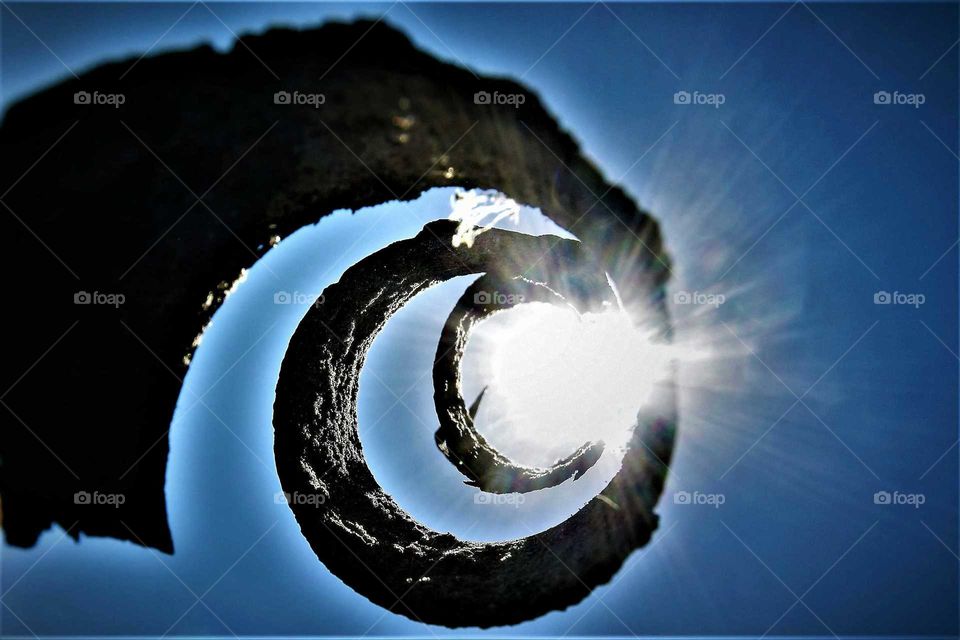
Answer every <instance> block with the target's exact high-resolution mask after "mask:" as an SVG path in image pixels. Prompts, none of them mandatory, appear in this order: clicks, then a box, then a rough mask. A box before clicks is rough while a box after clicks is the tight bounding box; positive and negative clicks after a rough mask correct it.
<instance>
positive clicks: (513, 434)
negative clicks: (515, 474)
mask: <svg viewBox="0 0 960 640" xmlns="http://www.w3.org/2000/svg"><path fill="white" fill-rule="evenodd" d="M670 355H671V354H670V352H669V347H667V346H665V345H660V344H656V343H654V342H651V340H650V339H649V336H647V335H644V334H643V333H642V332H640V331H638V330H637V329H636V328H635V327H634V325H633V324H632V322H631V320H630V318H629V317H628V316H627V315H626V314H625V313H623V312H620V311H608V312H604V313H595V314H585V315H578V314H577V313H576V312H575V311H573V310H572V309H564V308H561V307H558V306H555V305H551V304H545V303H530V304H526V305H521V306H518V307H515V308H513V309H510V310H508V311H505V312H502V313H499V314H497V315H495V316H493V317H491V318H490V319H488V320H486V321H484V322H482V323H481V324H480V325H479V326H478V327H477V328H476V329H475V330H474V332H473V334H472V337H471V339H470V343H469V344H468V346H467V350H466V354H465V356H464V361H463V380H464V400H465V401H466V402H467V403H468V404H470V403H472V401H473V399H474V398H475V397H476V395H477V394H478V393H479V392H480V390H481V389H483V387H484V386H487V391H486V394H485V395H484V398H483V402H482V403H481V406H480V411H479V412H478V414H477V420H476V425H477V430H478V431H479V432H480V433H482V434H483V435H484V436H485V437H486V438H487V439H488V440H489V441H490V443H491V444H492V445H493V446H494V447H496V448H498V449H499V450H500V451H501V452H503V453H504V454H506V455H507V456H509V457H510V458H511V459H513V460H514V461H515V462H518V463H520V464H526V465H536V466H547V465H550V464H553V463H554V462H556V461H557V459H558V458H561V457H563V456H566V455H568V454H570V453H572V452H573V451H574V450H575V449H576V448H577V447H579V446H580V445H581V444H583V443H584V442H587V441H595V440H603V441H604V442H605V443H606V445H607V449H608V450H609V451H613V452H616V455H618V456H619V455H621V454H622V448H623V446H624V445H626V443H627V440H628V438H629V436H630V431H631V429H632V427H633V426H634V423H635V420H636V414H637V411H638V409H640V408H641V406H643V405H644V403H646V402H647V400H648V399H649V398H650V396H651V392H652V391H653V388H654V386H655V384H656V383H657V382H658V381H662V380H664V379H665V378H666V377H667V374H668V368H669V363H670Z"/></svg>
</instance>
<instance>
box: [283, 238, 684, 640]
mask: <svg viewBox="0 0 960 640" xmlns="http://www.w3.org/2000/svg"><path fill="white" fill-rule="evenodd" d="M454 232H455V224H454V223H452V222H450V221H439V222H433V223H430V224H428V225H426V226H425V227H424V229H423V230H422V231H421V232H420V233H419V234H418V235H417V236H415V237H414V238H410V239H407V240H402V241H399V242H396V243H394V244H391V245H389V246H388V247H386V248H384V249H382V250H380V251H378V252H376V253H375V254H373V255H371V256H369V257H367V258H365V259H364V260H361V261H360V262H358V263H357V264H355V265H354V266H353V267H351V268H350V269H348V270H347V271H346V272H345V273H344V275H343V277H342V278H341V280H340V281H339V282H338V283H336V284H334V285H331V286H330V287H328V288H327V289H326V291H325V292H324V296H325V304H324V305H321V306H316V307H313V308H311V310H310V311H309V312H308V313H307V315H306V317H305V318H304V319H303V321H302V322H301V324H300V326H299V327H298V328H297V331H296V333H295V334H294V336H293V338H292V339H291V342H290V345H289V348H288V350H287V352H286V355H285V357H284V361H283V365H282V367H281V371H280V378H279V382H278V385H277V398H276V403H275V406H274V426H275V429H276V444H275V453H276V460H277V468H278V471H279V475H280V480H281V484H282V485H283V488H284V490H285V491H287V492H296V493H298V494H306V495H315V496H317V498H318V499H317V500H313V501H292V503H291V504H290V506H291V509H292V510H293V511H294V514H295V515H296V518H297V520H298V522H299V523H300V526H301V529H302V531H303V534H304V536H305V537H306V538H307V540H308V541H309V542H310V545H311V546H312V548H313V550H314V552H315V553H316V555H317V557H318V558H319V559H320V560H321V561H322V562H323V563H324V564H325V565H326V566H327V567H328V568H329V569H330V570H331V571H332V572H333V573H334V574H335V575H337V576H338V577H339V578H340V579H342V580H343V581H344V582H345V583H347V584H348V585H350V586H351V587H352V588H353V589H355V590H356V591H357V592H359V593H361V594H362V595H364V596H366V597H367V598H369V599H370V600H371V601H373V602H375V603H377V604H379V605H381V606H383V607H385V608H387V609H389V610H392V611H395V612H396V613H400V614H403V615H406V616H408V617H410V618H413V619H415V620H418V621H421V622H425V623H431V624H442V625H447V626H451V627H463V626H478V627H490V626H494V625H506V624H516V623H519V622H523V621H525V620H529V619H531V618H534V617H537V616H539V615H543V614H545V613H547V612H549V611H553V610H558V609H563V608H565V607H567V606H570V605H572V604H575V603H577V602H579V601H580V600H582V599H583V598H584V597H586V596H587V595H589V593H590V591H591V590H592V589H593V588H594V587H595V586H597V585H600V584H602V583H604V582H606V581H608V580H609V579H610V578H611V577H612V576H613V575H614V574H615V573H616V571H617V570H618V569H619V568H620V566H621V565H622V563H623V561H624V560H625V559H626V557H627V556H628V555H629V554H630V552H631V551H633V550H634V549H636V548H638V547H640V546H642V545H643V544H645V543H646V542H647V541H648V540H649V539H650V536H651V533H652V531H653V530H654V529H655V528H656V526H657V520H658V519H657V516H656V514H654V513H653V508H654V506H655V504H656V502H657V499H658V497H659V495H660V493H661V491H662V488H663V481H664V475H665V472H666V466H665V461H667V460H669V457H670V452H671V449H672V445H673V437H674V417H675V409H674V407H675V402H674V397H673V387H672V386H671V385H664V386H663V387H662V388H661V389H660V394H659V396H658V398H657V399H655V400H651V402H650V404H649V405H648V406H645V407H643V408H642V409H641V410H640V412H638V414H637V422H636V424H635V427H634V430H633V433H632V436H631V439H630V442H629V444H628V447H627V451H626V453H625V455H624V459H623V463H622V466H621V468H620V470H619V472H618V473H617V475H616V476H615V477H614V478H613V479H612V480H611V481H610V482H609V483H608V485H607V486H606V487H605V488H604V490H603V491H602V492H601V493H600V494H599V495H598V496H596V497H595V498H593V499H592V500H591V501H590V502H588V503H587V504H586V505H585V506H584V507H582V508H581V509H580V510H578V511H577V512H576V513H574V514H573V515H572V516H570V517H569V518H568V519H567V520H566V521H564V522H562V523H560V524H558V525H556V526H554V527H551V528H550V529H547V530H546V531H543V532H542V533H540V534H537V535H533V536H530V537H526V538H521V539H519V540H513V541H509V542H496V543H476V542H468V541H463V540H460V539H458V538H456V537H455V536H453V535H451V534H449V533H441V532H437V531H433V530H431V529H428V528H427V527H424V526H423V525H422V524H420V523H419V522H417V521H416V520H414V519H413V518H412V517H410V516H409V515H408V514H407V513H406V512H405V511H404V510H403V509H402V508H401V507H400V506H399V505H397V503H396V502H395V501H394V500H393V499H392V498H391V497H390V496H389V495H388V494H386V493H385V492H384V491H383V489H382V488H381V487H380V486H379V485H378V483H377V482H376V480H375V479H374V477H373V474H372V473H371V471H370V469H369V468H368V467H367V464H366V462H365V460H364V457H363V453H362V449H361V444H360V438H359V435H358V431H357V426H358V425H357V408H356V402H357V394H358V390H359V378H360V372H361V369H362V367H363V364H364V360H365V357H366V354H367V351H368V350H369V348H370V346H371V344H372V343H373V340H374V338H375V337H376V335H377V333H378V332H379V331H380V330H381V329H382V327H383V326H384V325H385V324H386V322H387V320H388V319H389V318H390V317H391V316H392V315H393V314H394V313H395V312H396V311H397V310H399V309H400V308H401V307H403V305H404V304H406V303H407V302H408V301H409V300H410V299H411V298H413V297H414V296H415V295H416V294H417V293H419V292H421V291H423V290H425V289H426V288H428V287H430V286H432V285H434V284H437V283H439V282H442V281H444V280H447V279H450V278H453V277H456V276H461V275H469V274H472V273H487V274H493V276H494V277H499V278H510V277H511V276H512V275H513V274H517V273H524V272H526V273H528V274H529V275H530V277H531V279H532V280H535V281H544V282H548V281H550V277H549V274H551V273H553V274H557V273H562V272H563V270H564V269H565V268H566V266H567V265H572V264H578V263H579V262H581V261H582V260H583V257H584V256H583V252H584V251H585V249H584V248H583V247H582V245H580V244H579V243H576V242H558V240H559V239H558V238H556V237H553V236H527V235H523V234H518V233H512V232H509V231H503V230H499V229H491V230H490V231H489V232H487V233H484V234H483V235H482V236H480V237H478V238H477V240H476V242H475V243H474V244H473V246H471V247H466V246H460V247H458V248H455V249H454V248H451V246H450V243H449V240H448V239H449V238H451V237H452V234H453V233H454ZM308 502H309V503H308Z"/></svg>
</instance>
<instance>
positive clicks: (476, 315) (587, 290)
mask: <svg viewBox="0 0 960 640" xmlns="http://www.w3.org/2000/svg"><path fill="white" fill-rule="evenodd" d="M560 242H562V243H572V245H573V246H576V245H579V243H578V242H576V241H573V240H559V241H558V243H560ZM577 253H578V254H580V255H582V254H583V253H584V252H583V251H578V252H577ZM581 262H582V261H581ZM590 267H593V268H590ZM549 276H550V280H549V282H546V283H545V282H535V281H533V280H530V279H529V278H527V277H523V276H520V275H516V276H513V277H509V278H504V277H502V276H500V275H498V274H487V275H484V276H483V277H481V278H479V279H478V280H477V281H476V282H474V283H473V284H472V285H470V286H469V287H467V290H466V291H465V292H464V293H463V295H462V296H461V297H460V299H459V300H458V301H457V304H456V305H455V306H454V308H453V311H451V313H450V316H449V317H448V318H447V321H446V324H445V325H444V328H443V332H442V333H441V335H440V340H439V343H438V344H437V355H436V358H435V359H434V366H433V388H434V396H433V397H434V404H435V405H436V409H437V418H438V419H439V420H440V427H439V428H438V429H437V432H436V434H435V436H434V438H435V440H436V443H437V447H438V448H439V449H440V451H441V452H442V453H443V455H445V456H446V457H447V459H448V460H450V462H451V463H453V464H454V466H456V467H457V469H458V470H459V471H460V472H461V473H462V474H463V475H464V476H466V477H467V479H468V480H467V483H466V484H468V485H471V486H474V487H478V488H479V489H481V490H482V491H487V492H490V493H511V492H516V493H526V492H529V491H535V490H537V489H545V488H547V487H553V486H556V485H558V484H560V483H562V482H564V481H566V480H568V479H569V478H571V477H572V478H574V479H577V478H579V477H581V476H582V475H583V474H584V473H585V472H586V471H587V470H588V469H590V467H592V466H593V465H594V464H595V463H596V462H597V460H599V459H600V456H601V455H602V454H603V450H604V443H603V442H601V441H596V442H586V443H584V444H583V445H581V446H580V447H579V448H578V449H577V450H576V451H574V452H573V453H572V454H570V455H568V456H566V457H564V458H562V459H560V460H558V461H557V462H555V463H554V464H553V465H551V466H550V467H547V468H539V467H528V466H525V465H521V464H518V463H515V462H513V461H512V460H510V459H509V458H508V457H507V456H505V455H503V454H501V453H500V452H499V451H497V450H496V449H494V448H493V447H492V446H491V445H490V444H489V443H488V442H487V440H486V439H485V438H484V437H483V436H482V435H480V434H479V433H478V432H477V430H476V427H475V426H474V416H475V415H476V413H477V410H478V409H479V405H480V402H481V399H482V398H483V392H481V393H480V395H479V396H478V397H477V399H476V400H475V401H474V403H473V404H472V405H471V407H470V409H469V410H468V409H467V406H466V403H465V402H464V400H463V396H462V392H461V373H460V365H461V362H462V360H463V355H464V352H465V351H466V346H467V341H468V340H469V338H470V332H471V331H472V330H473V328H474V327H475V326H476V325H477V324H479V323H480V322H482V321H483V320H485V319H487V318H489V317H491V316H492V315H494V314H496V313H498V312H500V311H504V310H506V309H510V308H513V307H515V306H517V305H519V304H525V303H531V302H546V303H549V304H554V305H560V306H567V307H569V308H570V309H571V310H573V311H574V312H577V313H585V312H588V311H599V310H603V309H605V308H613V306H614V305H615V304H616V299H615V295H614V292H613V290H612V288H611V287H610V285H609V283H608V282H607V279H606V275H605V274H604V273H603V272H602V271H599V270H598V269H597V265H595V264H593V263H592V262H591V263H590V264H589V265H584V264H571V265H568V266H567V267H566V268H565V269H564V270H563V271H562V272H560V273H551V274H549Z"/></svg>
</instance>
